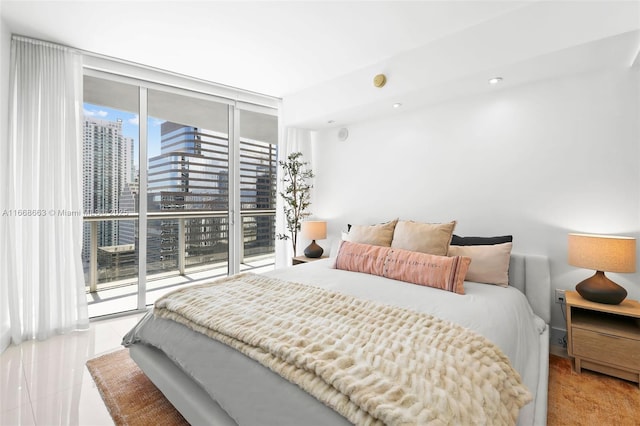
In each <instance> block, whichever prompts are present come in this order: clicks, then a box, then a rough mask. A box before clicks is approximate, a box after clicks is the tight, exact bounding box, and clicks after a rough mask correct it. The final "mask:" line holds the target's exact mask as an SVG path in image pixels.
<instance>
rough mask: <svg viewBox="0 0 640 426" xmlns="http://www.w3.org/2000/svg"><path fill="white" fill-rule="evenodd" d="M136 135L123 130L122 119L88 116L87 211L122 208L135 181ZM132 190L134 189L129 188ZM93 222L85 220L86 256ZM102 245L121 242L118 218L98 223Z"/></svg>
mask: <svg viewBox="0 0 640 426" xmlns="http://www.w3.org/2000/svg"><path fill="white" fill-rule="evenodd" d="M133 172H134V167H133V139H132V138H129V137H126V136H124V135H123V134H122V120H117V121H109V120H102V119H98V118H94V117H85V119H84V133H83V208H84V212H85V214H113V213H116V212H119V211H121V206H120V200H121V195H122V193H123V192H125V193H126V191H127V184H129V183H132V182H133V174H134V173H133ZM129 190H130V189H129ZM90 226H91V225H90V223H89V222H88V221H85V222H84V245H83V247H84V248H83V258H84V259H85V260H86V259H88V257H89V247H90ZM97 244H98V247H107V246H116V245H118V244H120V232H119V223H118V221H117V220H107V221H100V222H99V223H98V240H97Z"/></svg>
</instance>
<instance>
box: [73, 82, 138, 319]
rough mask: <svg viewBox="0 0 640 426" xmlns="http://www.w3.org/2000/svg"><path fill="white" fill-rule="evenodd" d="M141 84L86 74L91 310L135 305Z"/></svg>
mask: <svg viewBox="0 0 640 426" xmlns="http://www.w3.org/2000/svg"><path fill="white" fill-rule="evenodd" d="M138 110H139V107H138V87H137V86H134V85H129V84H124V83H120V82H115V81H109V80H103V79H98V78H95V77H90V76H85V77H84V121H83V208H84V230H83V247H82V261H83V266H84V271H85V283H86V286H87V295H88V302H89V315H90V316H92V317H94V316H100V315H106V314H109V313H113V312H120V311H126V310H132V309H135V308H136V298H135V295H136V293H137V284H138V261H137V259H138V241H137V226H138V221H137V211H138V194H139V189H138V171H139V167H138V163H139V162H138V157H137V153H138V149H139V142H138V136H139V126H138V115H137V113H138Z"/></svg>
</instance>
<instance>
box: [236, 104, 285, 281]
mask: <svg viewBox="0 0 640 426" xmlns="http://www.w3.org/2000/svg"><path fill="white" fill-rule="evenodd" d="M238 119H239V120H240V126H239V127H240V138H239V139H240V140H239V149H240V199H241V202H240V212H241V217H242V252H241V256H240V262H241V264H240V270H247V269H256V272H259V271H262V270H268V269H273V267H274V265H275V209H276V176H277V169H278V161H277V146H278V145H277V142H278V117H277V116H276V115H274V114H273V113H270V112H261V111H259V110H258V111H253V110H251V111H247V110H240V111H239V114H238Z"/></svg>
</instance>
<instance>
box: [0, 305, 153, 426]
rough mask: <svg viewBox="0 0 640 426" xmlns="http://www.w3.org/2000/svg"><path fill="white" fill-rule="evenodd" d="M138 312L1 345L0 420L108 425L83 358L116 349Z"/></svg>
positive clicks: (1, 422)
mask: <svg viewBox="0 0 640 426" xmlns="http://www.w3.org/2000/svg"><path fill="white" fill-rule="evenodd" d="M142 315H143V314H139V313H138V314H134V315H128V316H124V317H119V318H113V319H104V320H99V321H92V322H91V326H90V328H89V329H88V330H85V331H77V332H74V333H70V334H68V335H62V336H56V337H53V338H51V339H48V340H46V341H43V342H37V341H28V342H24V343H22V344H21V345H19V346H16V345H12V346H10V347H9V348H7V350H5V351H4V352H3V353H2V354H0V425H3V426H5V425H21V426H30V425H47V426H55V425H92V426H100V425H113V421H112V420H111V417H110V416H109V413H108V412H107V409H106V407H105V405H104V403H103V402H102V398H101V397H100V394H99V392H98V389H97V388H96V386H95V384H94V382H93V379H92V378H91V375H90V374H89V371H88V370H87V367H86V366H85V363H86V362H87V360H88V359H90V358H93V357H95V356H97V355H100V354H103V353H107V352H111V351H113V350H116V349H118V348H120V347H121V346H120V341H121V340H122V336H124V334H125V333H126V332H127V331H129V329H131V327H133V326H134V325H135V323H136V322H137V321H138V319H140V318H141V317H142Z"/></svg>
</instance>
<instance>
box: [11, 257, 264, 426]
mask: <svg viewBox="0 0 640 426" xmlns="http://www.w3.org/2000/svg"><path fill="white" fill-rule="evenodd" d="M273 267H274V265H273V259H272V258H264V259H254V261H253V262H251V263H246V262H245V263H243V264H242V266H241V270H242V271H249V270H250V271H251V272H254V273H263V272H266V271H270V270H273ZM224 274H226V270H222V271H217V272H216V271H215V270H205V271H200V272H193V273H191V274H189V275H187V276H183V277H180V276H177V277H168V278H166V279H162V280H156V281H152V282H150V284H149V286H148V289H147V290H148V291H147V300H146V301H147V303H149V304H151V303H153V302H155V300H156V299H157V298H158V297H160V296H161V295H162V294H164V293H166V292H167V291H169V290H173V289H176V288H178V287H180V286H183V285H190V284H196V283H200V282H204V281H207V280H210V279H211V278H212V277H216V276H220V275H224ZM87 298H88V303H89V315H90V316H91V317H99V316H101V315H109V314H111V313H113V312H120V311H126V310H134V309H135V308H136V304H137V287H136V286H126V287H118V288H114V289H111V290H105V291H100V292H99V294H88V295H87ZM143 315H144V314H143V313H137V314H131V315H127V316H122V317H119V318H111V319H100V318H94V319H93V320H92V321H91V326H90V328H89V330H85V331H77V332H74V333H70V334H68V335H63V336H56V337H53V338H51V339H48V340H45V341H43V342H38V341H28V342H24V343H22V344H21V345H19V346H15V345H12V346H10V347H9V348H7V350H5V351H4V352H3V353H2V354H0V426H9V425H20V426H31V425H38V426H40V425H45V426H58V425H82V426H101V425H113V421H112V420H111V416H110V415H109V413H108V412H107V409H106V407H105V405H104V403H103V402H102V397H100V393H99V392H98V389H97V388H96V385H95V383H94V382H93V379H92V378H91V375H90V374H89V370H87V367H86V365H85V363H86V362H87V360H89V359H90V358H94V357H96V356H98V355H101V354H104V353H108V352H111V351H114V350H117V349H119V348H121V347H122V346H120V342H121V341H122V337H123V336H124V335H125V333H127V332H128V331H129V330H130V329H131V328H132V327H133V326H134V325H135V324H136V322H137V321H138V320H139V319H140V318H141V317H142V316H143Z"/></svg>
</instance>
